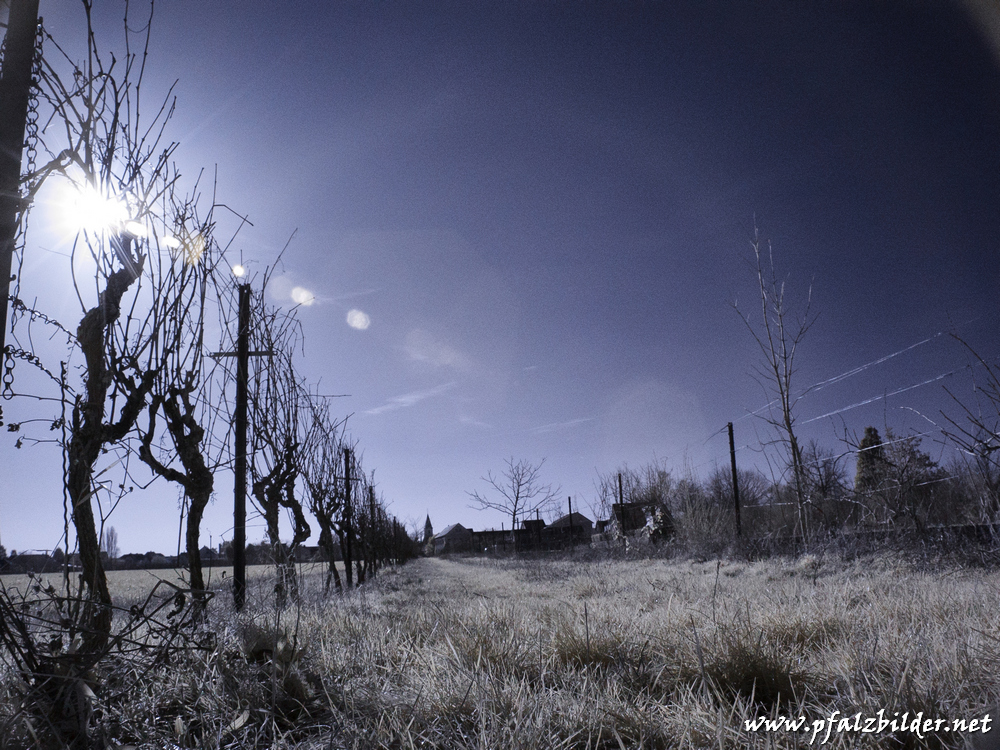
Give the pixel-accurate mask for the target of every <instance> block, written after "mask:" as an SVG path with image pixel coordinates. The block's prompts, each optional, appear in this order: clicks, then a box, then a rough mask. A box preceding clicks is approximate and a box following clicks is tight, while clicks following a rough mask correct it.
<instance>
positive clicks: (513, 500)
mask: <svg viewBox="0 0 1000 750" xmlns="http://www.w3.org/2000/svg"><path fill="white" fill-rule="evenodd" d="M504 464H505V468H504V469H502V470H501V472H500V474H499V476H497V475H494V474H493V472H488V473H487V474H486V476H485V477H482V481H484V482H486V483H487V484H488V485H489V486H490V487H491V488H492V492H490V493H489V494H483V493H481V492H479V491H478V490H476V491H473V492H469V493H468V495H469V498H470V499H471V500H472V502H473V504H471V505H470V506H469V507H471V508H476V509H478V510H496V511H500V512H501V513H503V514H504V515H508V516H510V524H511V526H510V527H511V529H515V528H517V519H518V518H522V519H523V518H525V517H526V516H530V515H531V514H532V513H534V512H535V511H542V510H545V509H546V508H547V507H548V506H549V505H550V504H551V503H552V502H553V501H554V500H555V499H556V498H557V497H558V496H559V488H558V487H557V488H555V489H553V488H552V485H551V484H543V483H542V479H541V472H542V466H543V465H544V464H545V459H544V458H543V459H542V460H541V461H539V462H538V463H537V464H534V463H531V462H530V461H528V460H526V459H521V460H515V459H514V457H513V456H511V457H510V458H508V459H505V460H504Z"/></svg>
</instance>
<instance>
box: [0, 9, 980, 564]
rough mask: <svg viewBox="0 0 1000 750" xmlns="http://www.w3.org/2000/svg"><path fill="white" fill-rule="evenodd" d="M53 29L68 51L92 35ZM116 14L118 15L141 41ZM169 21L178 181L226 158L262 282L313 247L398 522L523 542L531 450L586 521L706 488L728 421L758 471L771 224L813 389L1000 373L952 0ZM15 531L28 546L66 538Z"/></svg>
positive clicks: (161, 84) (365, 431)
mask: <svg viewBox="0 0 1000 750" xmlns="http://www.w3.org/2000/svg"><path fill="white" fill-rule="evenodd" d="M47 5H49V4H48V3H47V2H46V0H42V13H43V15H45V16H46V17H47V19H48V18H49V17H51V23H50V26H51V27H52V30H53V32H54V33H56V32H57V31H58V33H60V35H61V36H60V38H64V37H65V36H66V35H67V34H70V33H71V31H72V30H71V21H73V19H75V18H76V16H71V15H69V14H67V15H65V16H63V15H62V14H63V13H65V11H64V10H63V9H60V10H58V11H56V10H54V9H51V8H47V7H46V6H47ZM108 7H110V8H111V9H112V10H109V9H108ZM117 8H118V4H117V3H107V4H106V5H102V7H101V8H99V9H98V10H99V13H98V16H99V21H100V23H101V24H102V26H103V27H104V28H105V30H106V33H105V38H106V39H108V40H109V42H114V43H117V41H118V39H119V38H120V36H121V34H120V33H116V30H117V29H118V27H119V23H120V19H119V16H120V11H119V10H117ZM153 23H154V35H153V50H152V57H151V61H150V63H149V65H150V71H151V74H152V79H151V80H152V83H151V86H150V94H151V95H152V90H153V89H159V90H161V91H162V90H164V89H165V87H166V85H168V84H169V83H170V82H171V81H172V80H173V79H175V78H177V79H180V83H179V86H178V89H177V91H178V94H179V102H178V113H177V116H176V117H175V119H174V121H173V124H172V127H171V130H170V135H171V136H172V137H173V138H175V139H177V140H179V141H180V142H181V149H180V151H179V158H180V162H181V164H182V166H183V168H184V171H185V173H186V174H187V175H189V176H192V177H193V175H194V174H195V173H196V171H197V168H199V167H200V166H208V167H209V168H212V167H213V166H214V165H216V164H217V165H218V169H219V195H220V199H221V200H222V201H223V202H225V203H226V204H228V205H230V206H233V207H235V208H237V209H238V210H239V211H241V212H245V213H247V214H249V216H250V218H251V220H252V221H253V222H254V228H253V229H252V230H250V231H247V232H241V234H240V235H239V239H238V241H237V242H236V244H235V245H234V249H235V251H236V252H242V253H243V257H244V259H246V260H247V261H249V263H250V267H251V269H252V270H253V271H256V272H258V273H259V272H261V271H262V270H263V268H264V267H265V266H266V265H267V264H270V263H273V261H274V258H275V256H276V255H277V252H278V251H279V250H280V249H281V247H282V246H283V245H284V244H285V241H286V240H287V238H288V236H289V235H290V234H291V233H292V231H293V230H297V234H296V236H295V239H294V240H293V242H292V244H291V246H290V248H289V250H288V251H287V252H286V254H285V257H284V262H283V267H282V274H281V275H280V276H279V278H277V279H276V280H275V282H274V283H273V285H272V296H273V298H274V299H275V300H281V301H283V302H285V303H290V295H291V294H292V290H293V289H296V288H298V289H300V290H301V289H305V290H308V292H309V293H311V294H313V295H315V303H314V304H311V305H309V306H303V307H302V308H300V310H299V312H300V317H301V318H302V320H303V324H304V328H305V333H306V357H305V359H304V360H303V362H302V367H303V369H304V371H305V372H306V373H307V374H308V376H309V377H310V378H312V379H313V380H317V379H319V378H322V383H323V390H325V391H327V392H337V393H348V394H350V397H349V398H344V399H340V400H339V401H338V406H339V407H341V408H342V411H343V413H345V414H347V413H351V414H353V416H352V417H351V420H350V422H349V424H350V427H351V432H352V433H353V435H354V436H355V437H357V438H358V439H359V441H360V447H361V448H363V450H364V456H365V462H366V465H367V467H368V468H374V469H375V470H376V481H377V482H379V486H380V488H381V489H382V490H383V491H384V493H385V495H386V497H387V499H389V500H390V501H391V502H392V503H393V505H392V509H393V511H394V512H395V513H396V514H397V515H399V516H400V517H403V518H406V517H412V518H415V519H421V520H422V519H423V516H424V514H425V513H427V512H430V515H431V518H432V520H433V521H434V522H435V525H436V526H438V527H443V526H445V525H447V524H448V523H452V522H456V521H459V522H462V523H463V524H465V525H467V526H472V527H474V528H482V527H484V526H491V525H499V523H500V521H501V520H502V519H501V517H500V516H499V515H496V516H493V515H490V514H485V513H478V512H475V511H472V510H470V509H468V508H467V507H466V506H467V498H466V495H465V492H466V491H467V490H473V489H481V488H482V485H481V483H480V482H479V477H480V476H482V475H484V474H485V473H486V472H487V471H488V470H496V469H497V468H499V467H500V466H501V465H502V461H503V459H504V458H505V457H509V456H511V455H513V456H516V457H519V458H520V457H524V458H528V459H531V460H536V461H537V460H540V459H541V458H543V457H544V458H546V459H547V460H546V466H545V472H544V476H545V478H546V479H547V480H548V481H551V482H553V483H555V484H559V485H562V488H563V494H564V495H573V496H574V501H575V502H577V501H579V502H580V503H581V504H585V503H586V502H587V501H589V500H591V499H592V498H593V496H594V479H595V476H596V471H597V470H602V471H610V470H612V469H614V468H615V467H617V466H618V465H619V464H621V463H622V462H625V461H627V462H629V463H630V464H638V463H641V462H644V461H648V460H651V459H653V458H657V459H661V460H663V461H665V462H666V463H668V464H669V465H671V466H673V467H674V469H675V471H676V473H677V474H678V475H682V474H683V473H684V472H685V471H687V470H689V469H690V470H693V471H694V472H695V473H696V474H699V475H701V476H704V475H706V474H707V473H708V472H709V471H711V470H712V468H713V466H714V463H715V462H716V461H718V462H721V463H723V464H724V463H725V462H726V461H727V460H728V457H727V454H726V447H727V446H726V443H725V438H724V436H723V435H719V434H718V430H719V429H720V428H723V427H724V426H725V424H726V422H727V421H730V420H732V421H735V422H736V424H737V441H738V443H739V444H740V445H752V446H753V447H754V448H756V447H757V446H758V445H759V443H760V440H761V439H766V429H765V427H764V425H763V424H762V423H761V422H760V421H759V420H755V419H751V418H746V415H747V414H748V413H749V412H752V411H754V410H756V409H758V408H759V407H761V406H763V405H764V404H765V403H766V398H765V396H764V394H763V392H762V389H761V387H760V386H759V385H758V384H757V383H756V382H755V381H754V379H753V376H752V369H753V366H754V364H755V363H757V362H758V359H757V356H756V353H755V351H754V344H753V342H752V340H751V339H750V337H749V335H748V334H747V331H746V329H745V327H744V325H743V323H742V322H741V321H740V319H739V317H738V315H737V314H736V313H735V312H734V311H733V309H732V302H733V301H734V300H737V299H738V300H739V301H740V304H741V307H745V308H746V309H747V310H748V311H750V310H756V304H755V300H754V277H753V274H752V272H751V269H750V266H749V265H748V263H749V260H750V258H751V257H752V256H751V252H750V244H749V241H750V239H751V238H752V236H753V229H754V223H755V221H756V224H757V226H758V227H759V229H760V232H761V236H762V237H763V238H764V239H765V240H770V241H771V242H772V244H773V248H774V253H775V259H776V263H777V266H778V269H779V273H780V274H781V276H782V277H783V278H785V277H787V283H788V290H789V291H788V294H789V300H790V301H791V302H792V303H793V305H794V306H796V307H798V309H801V303H802V302H803V301H804V299H805V295H806V292H807V290H808V288H809V286H810V284H812V290H813V310H814V311H815V312H817V313H818V314H819V317H818V320H817V322H816V325H815V326H814V328H813V329H812V331H811V332H810V334H809V336H808V337H807V338H806V340H805V342H804V343H803V345H802V348H801V351H800V359H799V362H800V365H801V369H800V370H799V372H798V386H800V387H802V388H803V389H804V388H805V387H807V386H809V385H812V384H814V383H817V382H820V381H823V380H825V379H827V378H831V377H833V376H835V375H839V374H841V373H844V372H847V371H849V370H852V369H853V368H856V367H858V366H861V365H864V364H866V363H870V362H873V361H875V360H877V359H879V358H881V357H883V356H885V355H888V354H891V353H894V352H898V351H901V350H903V349H905V348H907V347H909V346H911V345H913V344H916V343H917V342H920V341H923V340H925V339H927V338H929V337H932V336H934V335H935V334H938V333H941V332H948V331H951V330H955V331H957V332H959V333H960V334H961V335H962V336H964V337H966V338H967V339H968V340H969V341H970V343H972V344H974V345H975V346H976V347H977V348H978V349H979V350H980V351H981V353H983V354H984V355H986V356H990V357H993V358H994V359H995V358H996V356H997V355H998V354H1000V346H998V344H997V340H996V332H997V324H996V321H997V319H998V300H1000V270H998V263H997V258H998V254H997V249H998V242H1000V211H998V210H997V209H998V206H1000V200H998V199H1000V72H998V67H997V61H996V60H995V59H994V58H993V57H991V56H990V51H989V49H990V48H989V45H988V43H987V41H986V40H985V39H984V38H982V37H980V35H979V34H978V31H977V28H976V26H975V24H974V23H973V21H972V20H971V17H969V16H967V15H966V14H965V12H964V11H963V10H962V8H961V7H960V6H958V5H951V4H946V3H919V2H917V3H906V4H900V3H896V4H891V3H871V2H842V3H824V4H815V3H810V4H791V3H754V4H748V3H734V2H718V3H712V2H708V3H706V2H690V3H677V2H671V3H656V2H644V3H615V4H612V3H568V2H567V3H502V4H501V3H465V2H462V3H440V2H435V3H421V2H405V3H403V2H382V3H374V2H364V3H362V2H343V3H301V2H299V3H296V2H289V3H283V4H280V5H275V4H273V3H271V4H264V3H255V2H241V3H234V2H214V3H203V2H187V1H184V2H179V1H176V0H175V1H174V2H170V3H162V4H160V5H158V6H157V10H156V16H155V17H154V19H153ZM134 25H139V24H138V22H136V23H135V24H134ZM151 98H152V96H151ZM57 260H58V256H53V255H51V254H49V255H47V256H46V258H45V260H44V262H43V261H41V260H39V261H37V263H38V266H37V270H36V272H37V274H38V275H39V276H41V275H45V276H46V278H52V274H58V273H59V270H58V268H59V266H58V263H57ZM50 266H51V271H48V269H49V267H50ZM29 270H30V269H29V268H27V266H26V276H25V279H26V280H25V282H24V283H25V284H26V285H27V284H29V283H30V279H28V271H29ZM36 283H40V282H36ZM39 293H40V294H44V290H43V291H42V292H39ZM300 294H301V292H300ZM53 304H58V303H53ZM351 310H358V311H361V312H363V313H364V314H365V315H367V316H368V320H370V325H369V326H368V327H367V328H365V329H363V330H359V329H357V328H353V327H351V326H349V325H348V323H347V315H348V313H349V311H351ZM65 314H66V315H69V316H70V317H72V315H73V314H74V313H72V312H70V311H66V313H65ZM968 360H969V358H968V356H967V355H966V354H965V353H964V352H963V351H962V349H961V348H960V347H959V346H958V345H956V344H955V342H953V341H952V340H951V339H950V338H949V337H948V336H947V335H943V336H938V337H936V338H933V339H932V340H931V341H929V342H928V343H925V344H923V345H921V346H918V347H916V348H914V349H912V350H910V351H908V352H906V353H904V354H900V355H899V356H897V357H895V358H893V359H891V360H889V361H887V362H885V363H883V364H880V365H873V366H871V367H868V368H866V369H864V370H863V371H862V372H860V373H859V374H857V375H854V376H852V377H849V378H846V379H844V380H843V381H840V382H838V383H835V384H833V385H830V386H828V387H826V388H823V389H821V390H819V391H817V392H815V393H813V394H811V395H810V396H808V397H807V398H805V399H804V400H803V401H802V402H801V404H800V412H799V418H800V420H801V421H802V422H803V423H804V424H803V427H802V432H803V437H804V438H805V439H809V438H816V439H818V440H820V441H821V442H822V443H824V444H825V445H826V446H828V447H830V448H831V449H835V450H840V449H841V448H842V447H843V446H842V445H841V444H840V443H839V442H838V435H841V434H842V433H843V431H844V429H847V430H849V431H858V432H860V431H862V430H863V428H864V427H865V426H866V425H868V424H874V425H877V426H879V427H880V428H881V427H883V426H884V425H888V426H890V427H893V428H894V429H896V430H897V431H900V432H906V431H911V430H912V431H916V432H925V431H933V430H934V429H935V428H934V426H933V425H932V424H931V422H934V423H937V425H941V424H942V418H941V415H940V410H941V409H947V410H948V411H950V412H955V409H954V407H952V406H950V402H949V399H948V397H947V395H946V394H945V393H944V391H943V389H942V383H947V384H948V385H949V387H950V388H952V389H953V390H954V391H955V392H956V393H960V394H970V393H971V391H970V380H969V377H968V373H967V372H966V371H961V372H958V373H956V374H955V375H952V376H950V377H949V378H947V379H945V380H942V381H938V382H935V383H931V384H928V385H925V386H922V387H919V388H914V389H912V390H908V391H906V392H905V393H901V394H899V395H896V396H891V397H888V398H881V399H878V400H877V401H874V402H873V403H871V404H869V405H867V406H865V407H859V408H856V409H851V410H848V411H844V412H842V413H840V414H839V415H838V416H837V418H836V420H831V419H829V418H827V419H820V420H816V421H813V422H808V420H811V419H814V418H816V417H818V416H820V415H823V414H826V413H828V412H832V411H836V410H839V409H842V408H843V407H846V406H848V405H851V404H854V403H857V402H859V401H863V400H866V399H869V398H875V397H878V396H880V395H884V394H887V393H891V392H893V391H896V390H898V389H901V388H906V387H908V386H911V385H915V384H917V383H921V382H924V381H926V380H929V379H932V378H935V377H937V376H939V375H942V374H944V373H947V372H950V371H952V370H956V369H959V368H962V367H963V366H965V365H966V364H967V363H968ZM917 412H919V414H918V413H917ZM755 431H756V432H755ZM713 434H714V435H715V437H712V436H713ZM934 439H935V438H934V436H933V435H931V436H928V437H927V438H925V447H926V448H928V449H929V450H931V452H932V453H933V454H934V455H936V456H937V455H941V448H940V447H939V446H937V444H936V443H935V442H934ZM6 443H7V445H6V446H5V447H3V448H2V450H3V452H4V453H5V454H6V455H7V456H8V458H6V459H4V461H5V465H9V462H10V461H11V460H12V459H11V458H10V456H11V455H13V449H12V443H13V438H11V439H8V440H7V441H6ZM17 458H24V459H28V458H30V460H27V461H23V462H22V465H23V466H24V467H25V468H23V469H20V468H19V469H17V470H18V471H20V472H22V473H19V474H18V479H17V480H16V482H17V483H18V484H16V486H17V487H19V488H20V491H21V492H22V493H24V492H32V493H34V494H36V495H38V496H39V500H38V504H39V508H44V509H45V510H44V514H46V515H45V517H46V518H48V514H51V516H52V518H53V519H55V520H54V521H53V524H54V525H59V520H58V519H59V517H60V515H59V514H60V511H59V503H60V496H59V490H58V485H57V484H56V485H52V486H50V485H48V484H45V483H43V482H39V480H38V479H37V476H38V471H37V467H38V466H42V465H45V466H48V467H51V469H52V470H53V471H54V472H56V473H58V456H57V455H55V456H53V455H52V454H51V453H45V450H44V449H35V450H34V452H33V453H32V454H19V455H18V456H17ZM740 461H741V462H744V463H746V464H755V463H756V464H760V463H761V458H760V456H759V455H757V454H755V453H754V452H753V451H751V450H750V449H749V448H747V449H743V450H741V452H740ZM29 466H30V467H34V468H28V467H29ZM230 482H231V480H229V479H228V478H222V477H220V480H219V487H220V490H219V499H218V500H217V502H216V504H215V505H214V506H213V508H212V509H211V512H210V514H209V516H207V518H206V537H207V535H208V533H211V534H213V539H214V540H216V541H217V540H218V538H219V537H220V536H225V537H228V536H229V531H228V529H229V526H230V525H231V518H229V517H228V515H227V513H228V510H227V508H228V507H230V506H229V503H230V501H229V496H228V494H227V492H228V489H225V488H228V487H230V486H231V484H230ZM53 487H55V489H53ZM146 497H147V499H145V500H144V499H140V498H134V497H132V498H129V500H128V501H127V502H126V503H125V504H124V505H123V506H122V507H121V508H119V510H118V511H116V516H115V517H114V518H113V520H112V521H111V522H112V523H114V524H115V525H116V526H117V527H118V528H119V533H120V536H121V538H122V543H123V547H124V548H125V549H127V550H132V549H136V550H139V551H145V550H146V549H149V548H157V549H163V550H168V549H172V546H173V545H175V542H174V541H173V540H174V539H175V536H176V533H175V532H176V520H174V521H170V520H169V519H170V516H171V514H175V511H176V501H175V493H174V491H173V490H172V489H169V488H164V489H161V490H151V491H150V492H149V493H147V496H146ZM3 505H4V509H3V510H2V518H0V523H2V524H3V526H2V534H3V541H4V543H5V545H6V546H7V547H8V549H9V548H10V547H16V548H27V547H41V548H46V547H51V546H53V544H54V543H55V539H56V538H57V537H58V531H55V532H52V533H49V532H48V531H47V530H46V528H45V527H44V526H43V525H40V524H38V523H35V522H34V521H30V522H29V519H28V518H27V515H26V514H22V513H21V512H20V511H18V510H10V509H9V508H10V502H9V501H7V500H5V501H4V503H3ZM151 519H156V520H153V522H152V523H150V520H151ZM170 524H173V528H174V530H175V531H174V533H173V535H171V534H164V531H163V529H164V528H171V526H170ZM53 528H54V526H53ZM250 537H251V539H255V538H256V537H255V532H254V531H251V533H250ZM161 539H162V540H163V541H159V540H161Z"/></svg>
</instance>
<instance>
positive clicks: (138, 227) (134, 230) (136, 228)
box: [125, 221, 148, 239]
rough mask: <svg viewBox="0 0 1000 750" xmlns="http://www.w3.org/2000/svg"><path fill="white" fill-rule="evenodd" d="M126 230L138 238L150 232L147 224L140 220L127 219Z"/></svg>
mask: <svg viewBox="0 0 1000 750" xmlns="http://www.w3.org/2000/svg"><path fill="white" fill-rule="evenodd" d="M125 231H126V232H128V233H129V234H131V235H132V236H133V237H136V238H138V239H142V238H143V237H145V236H146V235H147V234H148V232H147V231H146V227H145V225H144V224H141V223H140V222H138V221H126V222H125Z"/></svg>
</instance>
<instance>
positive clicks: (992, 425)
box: [944, 336, 1000, 523]
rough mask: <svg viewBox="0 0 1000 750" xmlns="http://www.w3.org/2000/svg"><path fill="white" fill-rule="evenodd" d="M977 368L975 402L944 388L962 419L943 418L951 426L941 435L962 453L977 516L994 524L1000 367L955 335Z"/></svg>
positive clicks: (999, 474) (998, 506)
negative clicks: (976, 506) (975, 504)
mask: <svg viewBox="0 0 1000 750" xmlns="http://www.w3.org/2000/svg"><path fill="white" fill-rule="evenodd" d="M955 339H956V340H957V341H958V342H959V343H960V344H962V346H963V347H965V349H966V351H967V352H968V353H969V355H970V356H971V357H972V359H973V360H974V363H975V364H976V365H978V366H979V367H978V368H975V369H973V372H976V369H979V370H981V372H982V375H977V376H976V379H975V382H974V386H973V390H974V393H975V403H974V404H973V405H969V404H967V403H966V402H965V401H963V400H962V399H960V398H958V397H957V396H956V395H955V394H954V393H952V392H951V391H950V390H948V389H947V388H946V389H945V390H946V391H947V393H948V395H949V396H951V398H952V400H954V402H955V403H956V404H957V405H958V407H959V409H960V411H961V413H962V415H963V417H962V418H960V419H953V418H951V417H949V416H948V415H944V416H945V419H947V420H948V422H949V424H950V425H951V427H950V428H949V429H946V430H944V435H945V437H946V438H948V439H949V440H950V441H951V442H952V444H953V445H955V446H956V447H957V448H958V450H959V451H960V452H961V453H962V455H963V457H964V462H965V467H966V470H967V472H968V473H969V476H970V478H971V480H972V485H973V487H974V490H975V492H976V494H977V495H978V496H979V499H980V513H981V515H982V516H983V518H984V519H985V520H988V521H990V522H991V523H994V522H996V520H997V518H998V516H1000V365H998V364H996V363H991V362H988V361H987V360H986V359H984V358H983V357H982V356H980V355H979V353H978V352H976V351H975V350H974V349H973V348H972V347H971V346H970V345H969V344H968V343H967V342H965V341H964V340H962V339H960V338H958V336H955Z"/></svg>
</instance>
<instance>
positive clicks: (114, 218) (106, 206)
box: [64, 185, 145, 236]
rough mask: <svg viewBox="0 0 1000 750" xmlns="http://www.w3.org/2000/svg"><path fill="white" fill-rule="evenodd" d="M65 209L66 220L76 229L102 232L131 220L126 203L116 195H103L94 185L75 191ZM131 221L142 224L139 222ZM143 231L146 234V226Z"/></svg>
mask: <svg viewBox="0 0 1000 750" xmlns="http://www.w3.org/2000/svg"><path fill="white" fill-rule="evenodd" d="M64 210H65V212H66V217H65V218H66V222H67V223H68V224H69V225H70V226H71V227H72V228H73V229H75V230H81V229H84V230H87V231H90V232H100V231H101V230H104V229H115V228H120V227H121V226H122V225H124V224H125V222H128V220H129V216H128V209H127V208H126V207H125V204H124V203H122V202H121V201H120V200H118V198H116V197H114V196H107V195H103V194H102V193H101V192H100V191H98V190H97V189H96V188H94V187H93V186H92V185H87V186H85V187H84V188H83V189H82V190H78V191H75V194H74V195H73V196H72V197H71V198H70V199H69V200H68V201H66V204H65V208H64ZM130 223H136V224H137V225H138V226H140V227H141V226H142V225H141V224H138V223H137V222H130ZM129 231H131V230H129ZM142 231H143V235H145V227H142ZM137 236H139V235H137Z"/></svg>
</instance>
